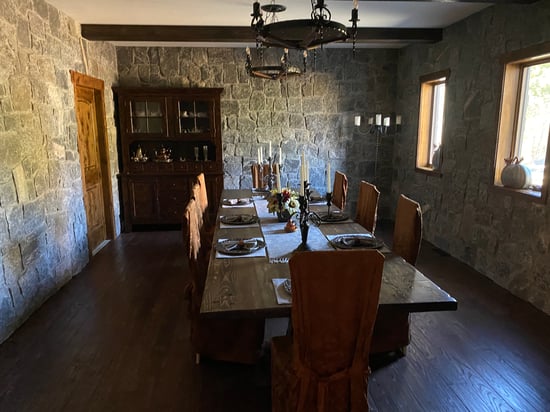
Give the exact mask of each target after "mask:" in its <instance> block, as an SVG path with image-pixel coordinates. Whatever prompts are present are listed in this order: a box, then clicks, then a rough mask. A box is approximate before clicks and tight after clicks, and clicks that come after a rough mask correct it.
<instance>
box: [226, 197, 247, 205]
mask: <svg viewBox="0 0 550 412" xmlns="http://www.w3.org/2000/svg"><path fill="white" fill-rule="evenodd" d="M251 201H252V200H251V199H250V198H248V197H244V198H240V199H223V204H224V205H226V206H241V205H248V204H249V203H250V202H251Z"/></svg>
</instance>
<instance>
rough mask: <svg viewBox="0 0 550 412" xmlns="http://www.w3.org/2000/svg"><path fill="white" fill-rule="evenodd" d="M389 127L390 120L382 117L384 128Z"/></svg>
mask: <svg viewBox="0 0 550 412" xmlns="http://www.w3.org/2000/svg"><path fill="white" fill-rule="evenodd" d="M389 125H390V118H389V117H384V126H389Z"/></svg>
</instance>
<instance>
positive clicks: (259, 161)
mask: <svg viewBox="0 0 550 412" xmlns="http://www.w3.org/2000/svg"><path fill="white" fill-rule="evenodd" d="M260 163H262V160H261V159H260V148H259V147H258V164H260Z"/></svg>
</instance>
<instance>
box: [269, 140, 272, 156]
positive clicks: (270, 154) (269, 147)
mask: <svg viewBox="0 0 550 412" xmlns="http://www.w3.org/2000/svg"><path fill="white" fill-rule="evenodd" d="M269 157H270V158H271V160H273V157H271V140H270V141H269Z"/></svg>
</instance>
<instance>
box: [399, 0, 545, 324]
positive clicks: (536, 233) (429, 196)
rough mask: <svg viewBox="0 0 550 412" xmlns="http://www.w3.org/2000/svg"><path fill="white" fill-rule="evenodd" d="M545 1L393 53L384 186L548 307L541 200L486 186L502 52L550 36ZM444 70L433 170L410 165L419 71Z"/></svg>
mask: <svg viewBox="0 0 550 412" xmlns="http://www.w3.org/2000/svg"><path fill="white" fill-rule="evenodd" d="M548 16H550V1H548V0H543V1H539V2H537V3H534V4H532V5H498V6H493V7H490V8H488V9H486V10H484V11H482V12H480V13H477V14H475V15H473V16H471V17H470V18H468V19H466V20H464V21H462V22H459V23H457V24H455V25H453V26H451V27H450V28H448V29H446V30H445V31H444V36H443V41H441V42H439V43H437V44H435V45H417V46H414V47H408V48H406V49H404V50H403V51H401V52H400V54H399V61H398V81H397V90H398V92H397V108H398V111H400V112H401V113H402V114H403V118H404V122H405V124H404V127H403V132H402V133H401V135H400V136H399V138H398V139H396V144H395V153H394V156H395V157H394V165H395V168H396V169H397V174H396V177H395V178H394V181H393V194H394V196H397V195H398V194H399V193H400V192H401V193H405V194H407V195H410V196H411V197H413V198H415V199H416V200H418V201H420V202H421V204H422V205H423V207H424V222H425V227H424V228H425V230H424V237H425V238H427V239H428V240H429V241H431V242H433V243H434V244H435V245H437V246H438V247H440V248H441V249H443V250H445V251H447V252H449V253H450V254H451V255H453V256H455V257H457V258H459V259H461V260H462V261H464V262H466V263H467V264H469V265H471V266H473V267H474V268H475V269H477V270H479V271H480V272H481V273H484V274H485V275H487V276H488V277H490V278H491V279H493V280H494V281H495V282H496V283H498V284H500V285H502V286H503V287H505V288H507V289H508V290H510V291H511V292H513V293H514V294H516V295H518V296H520V297H522V298H524V299H526V300H528V301H530V302H532V303H533V304H534V305H535V306H537V307H538V308H540V309H542V310H543V311H545V312H546V313H549V314H550V271H549V269H548V268H549V265H550V258H549V254H548V253H549V245H550V207H549V205H548V204H540V203H536V202H535V201H533V200H530V199H526V198H521V197H516V196H511V195H510V194H509V193H505V192H503V191H499V190H494V188H493V187H492V182H493V180H492V179H493V169H492V167H493V159H494V156H495V147H496V136H497V128H498V117H499V105H500V96H501V85H502V75H503V64H502V63H500V61H499V57H500V56H501V55H502V54H504V53H507V52H510V51H513V50H517V49H520V48H523V47H527V46H530V45H533V44H537V43H541V42H543V41H549V40H550V20H549V18H548ZM447 68H450V69H451V76H450V80H449V82H448V87H447V93H446V108H445V125H444V132H443V144H442V146H443V165H442V172H443V175H442V177H434V176H427V175H425V174H422V173H418V172H415V170H414V165H415V155H416V153H415V150H416V130H417V127H418V101H419V95H418V94H419V76H421V75H423V74H428V73H431V72H435V71H438V70H443V69H447Z"/></svg>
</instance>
